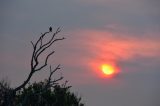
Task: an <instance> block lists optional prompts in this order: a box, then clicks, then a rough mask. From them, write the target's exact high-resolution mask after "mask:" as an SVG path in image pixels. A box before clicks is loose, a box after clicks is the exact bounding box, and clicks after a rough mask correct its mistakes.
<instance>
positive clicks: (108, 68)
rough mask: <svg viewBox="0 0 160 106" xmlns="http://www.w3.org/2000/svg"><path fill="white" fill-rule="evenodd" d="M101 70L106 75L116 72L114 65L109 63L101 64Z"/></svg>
mask: <svg viewBox="0 0 160 106" xmlns="http://www.w3.org/2000/svg"><path fill="white" fill-rule="evenodd" d="M101 70H102V71H103V73H104V74H105V75H106V76H113V75H114V74H115V73H116V70H115V68H114V66H112V65H109V64H103V65H102V66H101Z"/></svg>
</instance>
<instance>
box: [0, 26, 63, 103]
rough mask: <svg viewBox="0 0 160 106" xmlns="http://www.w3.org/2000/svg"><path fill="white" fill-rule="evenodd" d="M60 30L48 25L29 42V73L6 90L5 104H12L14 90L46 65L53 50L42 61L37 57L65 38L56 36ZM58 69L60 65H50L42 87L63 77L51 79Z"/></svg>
mask: <svg viewBox="0 0 160 106" xmlns="http://www.w3.org/2000/svg"><path fill="white" fill-rule="evenodd" d="M60 31H61V30H60V28H57V29H56V31H55V32H52V28H51V27H50V28H49V31H47V32H45V33H43V34H41V36H40V37H39V38H38V40H37V41H36V42H35V43H33V42H32V41H31V44H32V46H33V52H32V57H31V64H30V65H31V70H30V73H29V75H28V77H27V79H26V80H25V81H24V82H23V83H22V84H21V85H19V86H18V87H16V88H14V89H8V90H6V91H8V92H7V95H6V96H5V98H4V101H6V102H5V103H7V104H4V105H5V106H12V105H13V101H14V100H13V99H14V97H15V95H16V92H17V91H19V90H21V89H22V88H24V87H25V86H26V85H27V84H28V83H29V81H30V79H31V78H32V76H33V74H34V73H35V72H38V71H41V70H42V69H44V68H45V67H46V66H47V65H48V59H49V57H50V56H51V55H53V53H54V52H55V51H52V52H50V53H48V54H47V56H46V57H45V59H44V63H42V62H40V61H39V57H40V56H41V55H42V54H43V53H44V52H45V51H46V50H47V49H49V48H50V47H51V46H52V45H53V44H54V43H55V42H57V41H61V40H64V39H65V38H64V37H62V38H56V35H58V33H59V32H60ZM50 33H51V34H52V36H51V38H50V39H49V40H48V41H47V42H45V43H44V38H45V37H46V35H48V34H50ZM40 63H42V64H40ZM59 69H60V65H57V67H56V68H55V69H52V67H51V66H50V75H49V77H48V79H47V83H46V85H45V88H44V89H47V88H48V87H50V86H53V85H54V84H55V83H56V82H57V81H59V80H62V79H63V77H62V76H61V77H60V78H58V79H54V80H52V78H51V77H52V75H53V73H55V72H56V71H57V70H59ZM0 86H1V87H2V88H3V87H4V86H3V85H0ZM4 89H7V88H4Z"/></svg>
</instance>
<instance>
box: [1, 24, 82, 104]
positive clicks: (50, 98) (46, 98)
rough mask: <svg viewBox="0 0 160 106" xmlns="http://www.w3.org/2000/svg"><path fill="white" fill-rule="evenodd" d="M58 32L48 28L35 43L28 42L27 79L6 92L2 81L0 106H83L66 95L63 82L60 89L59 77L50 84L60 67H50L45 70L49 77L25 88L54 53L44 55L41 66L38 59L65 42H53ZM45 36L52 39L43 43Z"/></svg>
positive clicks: (56, 39) (75, 98) (76, 98)
mask: <svg viewBox="0 0 160 106" xmlns="http://www.w3.org/2000/svg"><path fill="white" fill-rule="evenodd" d="M60 31H61V30H60V28H57V30H56V31H55V32H52V27H50V28H49V31H47V32H45V33H42V34H41V36H40V37H39V38H38V40H37V41H36V42H35V43H33V42H32V41H31V44H32V46H33V52H32V57H31V64H30V65H31V70H30V73H29V75H28V77H27V79H26V80H25V81H24V82H23V83H22V84H21V85H19V86H17V87H16V88H10V87H9V86H8V85H7V83H6V82H5V81H1V82H0V95H1V96H0V98H1V100H0V106H1V105H2V106H84V104H83V103H80V101H81V98H78V97H77V96H76V95H75V94H74V93H71V92H70V87H71V86H67V85H66V84H67V82H65V83H64V84H62V85H60V84H59V83H58V81H60V80H62V79H63V77H62V76H61V77H59V78H58V79H54V80H52V76H53V74H54V73H55V72H56V71H58V70H59V69H60V64H59V65H57V66H56V67H55V68H54V69H52V67H51V65H50V66H49V71H50V74H49V77H48V78H47V79H46V80H45V81H43V82H38V83H37V82H35V83H33V84H29V81H30V79H31V78H32V77H33V75H34V74H35V73H36V72H38V71H41V70H43V69H44V68H45V67H47V66H48V59H49V57H50V56H51V55H53V53H54V52H55V51H52V52H50V53H48V54H47V56H46V57H45V59H44V61H43V62H42V61H40V59H39V58H40V56H41V55H42V54H43V53H44V52H45V51H46V50H47V49H49V48H50V47H51V46H52V45H53V44H54V43H56V42H57V41H61V40H64V39H65V38H64V37H62V38H57V35H58V33H59V32H60ZM48 34H51V35H52V36H51V38H50V39H48V40H47V41H46V40H45V37H47V35H48Z"/></svg>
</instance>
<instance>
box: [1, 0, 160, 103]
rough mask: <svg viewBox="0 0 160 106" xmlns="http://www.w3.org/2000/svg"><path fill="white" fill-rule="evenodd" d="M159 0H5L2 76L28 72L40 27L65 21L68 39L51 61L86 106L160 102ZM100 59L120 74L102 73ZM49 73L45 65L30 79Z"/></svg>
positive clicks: (18, 79)
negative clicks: (108, 74)
mask: <svg viewBox="0 0 160 106" xmlns="http://www.w3.org/2000/svg"><path fill="white" fill-rule="evenodd" d="M159 5H160V1H158V0H1V1H0V14H1V15H0V16H1V18H0V67H1V71H0V79H2V78H6V77H8V80H9V81H10V83H11V85H12V86H16V85H19V84H21V83H22V82H23V81H24V79H25V78H26V76H27V75H28V73H29V72H30V58H31V53H32V46H31V44H30V41H31V40H33V41H36V39H37V38H38V37H39V35H40V34H41V32H45V31H48V27H49V26H52V27H53V29H56V28H57V27H59V26H60V27H62V32H61V33H60V34H59V36H64V37H66V38H67V39H66V40H64V41H60V42H57V43H56V44H55V45H54V46H53V47H52V48H51V49H54V50H55V51H56V53H55V54H54V55H53V56H52V57H51V58H50V60H49V63H50V64H51V65H52V66H53V67H54V66H56V65H57V64H59V63H60V64H61V65H62V70H61V71H60V72H57V75H55V76H54V77H56V78H57V77H58V76H60V75H61V74H62V75H63V76H64V77H65V78H64V80H68V81H69V85H72V86H73V88H72V90H73V91H75V92H76V93H77V94H78V95H79V96H81V97H82V99H83V102H85V104H86V106H160V84H159V82H160V7H159ZM102 63H112V64H114V65H116V67H118V69H119V74H118V75H117V76H115V77H112V78H105V77H102V75H101V73H102V72H101V70H99V67H100V65H101V64H102ZM47 76H48V72H47V68H46V70H44V71H43V72H39V73H37V74H35V75H34V77H33V79H32V81H34V80H37V81H39V80H43V79H44V78H46V77H47Z"/></svg>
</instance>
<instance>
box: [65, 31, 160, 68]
mask: <svg viewBox="0 0 160 106" xmlns="http://www.w3.org/2000/svg"><path fill="white" fill-rule="evenodd" d="M70 33H71V35H73V36H70V37H69V39H70V40H72V41H73V42H69V43H68V47H70V49H71V51H72V52H69V53H70V54H68V57H64V61H66V62H65V63H66V64H68V65H72V64H73V62H74V63H75V65H74V66H75V67H76V66H78V67H88V69H90V70H95V69H98V67H99V65H100V64H102V63H111V64H115V65H116V64H117V63H118V62H119V61H125V62H127V61H132V60H135V59H137V58H141V57H143V58H158V57H160V42H159V40H160V38H158V37H152V35H153V34H154V33H152V34H151V33H144V35H143V36H142V35H134V34H133V33H122V32H121V33H119V32H116V31H115V32H113V31H108V30H94V29H88V30H77V31H74V32H70ZM155 34H156V33H155ZM65 46H66V45H65ZM65 53H66V52H65ZM70 56H71V57H72V58H71V57H70Z"/></svg>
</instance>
